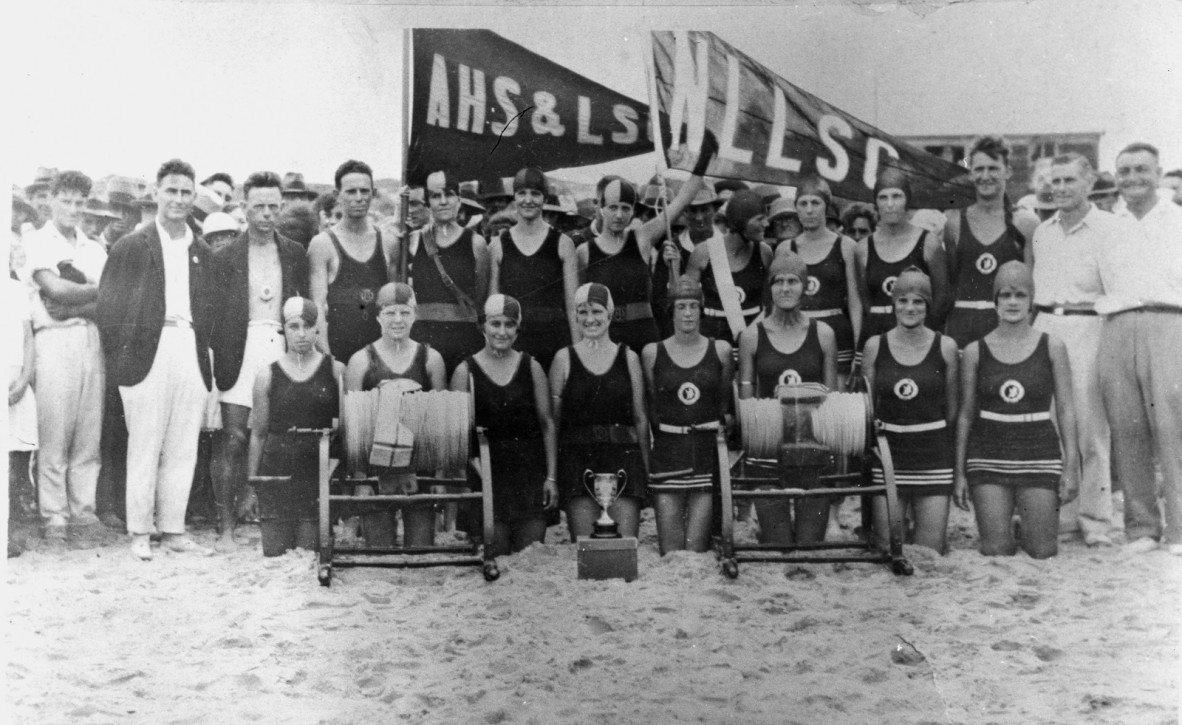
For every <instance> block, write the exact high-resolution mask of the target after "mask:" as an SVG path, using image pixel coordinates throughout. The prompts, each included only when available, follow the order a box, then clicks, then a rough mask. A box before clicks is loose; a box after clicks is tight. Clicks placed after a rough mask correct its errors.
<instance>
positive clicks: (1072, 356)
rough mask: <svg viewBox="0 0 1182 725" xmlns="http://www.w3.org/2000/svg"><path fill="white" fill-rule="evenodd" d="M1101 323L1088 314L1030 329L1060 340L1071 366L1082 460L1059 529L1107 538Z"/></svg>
mask: <svg viewBox="0 0 1182 725" xmlns="http://www.w3.org/2000/svg"><path fill="white" fill-rule="evenodd" d="M1101 325H1102V323H1101V321H1100V318H1099V317H1094V316H1089V315H1063V316H1058V315H1048V314H1046V313H1043V314H1040V315H1039V316H1038V318H1037V319H1035V321H1034V328H1035V329H1036V330H1040V331H1042V332H1046V333H1049V334H1051V335H1053V336H1054V337H1057V338H1059V339H1060V340H1062V341H1063V344H1064V345H1065V346H1066V347H1067V360H1068V362H1069V363H1070V364H1071V394H1072V397H1073V398H1074V402H1075V431H1076V440H1077V441H1078V443H1079V455H1080V458H1081V459H1082V461H1081V462H1082V464H1083V466H1082V468H1083V471H1082V475H1081V476H1080V482H1079V496H1078V497H1076V499H1075V500H1074V501H1072V502H1071V503H1069V504H1066V505H1064V506H1063V507H1062V508H1061V509H1060V510H1059V530H1060V531H1061V532H1064V533H1067V532H1073V531H1079V532H1080V533H1082V534H1083V535H1084V536H1085V537H1087V536H1089V535H1096V534H1104V535H1107V534H1108V533H1109V530H1110V529H1111V528H1112V469H1111V446H1112V442H1111V434H1110V432H1109V428H1108V419H1107V418H1106V417H1105V414H1104V399H1103V396H1102V395H1101V394H1100V372H1099V357H1098V351H1099V348H1100V329H1101Z"/></svg>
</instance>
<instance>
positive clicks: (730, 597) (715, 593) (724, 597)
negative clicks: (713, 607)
mask: <svg viewBox="0 0 1182 725" xmlns="http://www.w3.org/2000/svg"><path fill="white" fill-rule="evenodd" d="M703 594H704V595H706V596H709V597H714V598H715V599H717V600H718V601H720V602H723V603H725V604H730V603H731V602H738V601H741V600H742V597H740V596H739V595H737V594H731V593H730V592H727V591H723V590H722V589H708V590H706V591H705V592H703Z"/></svg>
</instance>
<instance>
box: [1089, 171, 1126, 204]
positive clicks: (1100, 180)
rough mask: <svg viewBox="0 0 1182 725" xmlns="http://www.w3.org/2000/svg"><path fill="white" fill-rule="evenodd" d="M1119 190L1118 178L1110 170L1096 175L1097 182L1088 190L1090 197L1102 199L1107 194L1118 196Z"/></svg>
mask: <svg viewBox="0 0 1182 725" xmlns="http://www.w3.org/2000/svg"><path fill="white" fill-rule="evenodd" d="M1118 193H1119V192H1118V191H1117V190H1116V179H1115V178H1113V176H1112V173H1111V172H1109V171H1101V172H1100V173H1099V174H1097V175H1096V183H1095V184H1093V185H1092V190H1091V191H1090V192H1088V198H1089V199H1102V198H1104V197H1106V196H1116V195H1117V194H1118Z"/></svg>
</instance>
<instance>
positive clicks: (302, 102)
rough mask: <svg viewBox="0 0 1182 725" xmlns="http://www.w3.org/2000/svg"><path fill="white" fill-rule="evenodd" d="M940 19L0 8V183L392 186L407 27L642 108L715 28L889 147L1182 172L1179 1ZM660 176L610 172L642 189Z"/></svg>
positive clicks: (675, 11)
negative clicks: (364, 177)
mask: <svg viewBox="0 0 1182 725" xmlns="http://www.w3.org/2000/svg"><path fill="white" fill-rule="evenodd" d="M937 5H943V3H933V4H929V5H926V6H925V5H919V4H917V3H915V2H910V3H908V4H907V5H906V6H904V7H896V6H895V5H893V4H889V3H883V4H877V5H869V4H868V3H867V2H865V1H864V0H860V1H859V2H855V1H854V0H848V1H847V2H825V1H824V0H821V1H819V2H813V3H808V4H806V5H800V6H792V7H783V6H768V5H760V6H737V5H729V6H710V7H706V6H670V5H645V6H624V5H620V6H594V7H586V6H570V5H567V6H562V7H552V6H546V7H543V6H535V5H528V4H515V5H512V6H468V7H461V6H442V7H441V6H439V5H432V6H425V5H395V4H387V3H381V2H372V3H370V4H346V3H340V4H335V3H324V2H319V3H311V2H287V3H282V2H243V3H227V2H172V1H167V0H163V1H161V2H102V1H99V0H91V1H90V2H86V3H81V2H52V1H46V0H41V1H40V2H37V3H33V2H27V3H22V4H21V5H20V6H17V7H15V8H9V7H6V8H5V9H4V10H3V11H2V12H3V14H4V15H5V16H6V17H5V21H6V22H4V25H5V27H6V28H7V29H8V31H9V38H8V40H7V42H6V43H5V45H6V46H7V47H6V51H7V52H8V53H9V58H8V60H7V62H6V63H5V68H6V71H5V72H6V73H7V74H8V81H9V82H8V83H7V84H6V85H7V86H8V88H7V90H8V93H7V94H6V95H7V98H8V100H9V103H8V107H7V108H6V116H7V118H6V120H7V127H8V133H6V134H5V135H4V139H5V147H6V148H5V149H4V154H5V156H4V159H3V163H2V168H3V169H4V171H5V175H6V176H7V177H9V179H10V180H11V181H15V182H17V183H19V184H20V185H22V186H23V185H24V184H25V183H27V182H28V181H29V180H31V177H32V174H33V172H34V170H35V168H36V167H37V166H40V165H46V166H56V167H58V168H62V169H65V168H78V169H81V170H83V171H85V172H87V173H89V174H91V175H92V176H95V177H100V176H104V175H106V174H110V173H120V174H131V175H137V176H146V177H151V176H153V175H154V172H155V169H156V167H157V166H158V165H159V164H160V162H161V161H163V160H165V159H167V158H171V157H173V156H179V157H181V158H184V159H186V160H188V161H190V162H191V163H192V164H193V165H194V166H195V167H196V169H197V173H198V176H199V177H202V176H204V175H207V174H209V173H212V172H214V171H229V172H230V173H231V174H233V175H234V177H235V178H236V179H237V180H241V179H243V178H244V177H245V176H246V174H248V173H249V172H251V171H255V170H260V169H270V170H274V171H277V172H280V173H283V172H285V171H301V172H303V173H304V174H305V175H306V176H307V177H308V179H309V180H311V181H319V182H331V177H332V172H333V170H334V169H335V168H336V166H337V165H338V164H339V163H340V162H341V161H343V160H344V159H346V158H350V157H356V158H360V159H364V160H366V161H368V162H369V163H370V164H371V165H372V166H373V167H374V169H375V172H376V173H377V175H378V176H389V177H400V176H401V156H402V154H401V146H402V130H401V118H402V80H403V71H402V53H403V30H404V29H406V28H409V27H486V28H490V29H492V30H494V31H496V32H498V33H500V34H501V35H503V36H505V37H507V38H509V39H511V40H513V41H515V42H517V43H520V44H521V45H524V46H526V47H528V48H530V49H531V50H533V51H535V52H537V53H539V54H542V55H545V56H547V57H549V58H551V59H552V60H554V61H555V62H557V63H560V64H562V65H565V66H567V67H568V68H570V69H572V70H574V71H576V72H579V73H581V74H583V75H585V76H588V77H590V78H592V79H593V80H596V81H598V82H600V83H602V84H604V85H606V86H608V87H610V88H613V89H615V90H617V91H620V92H622V93H625V94H628V95H631V96H633V97H634V98H636V99H638V100H641V101H647V97H646V93H645V88H646V85H645V77H644V53H645V47H646V46H645V42H644V38H645V34H646V33H647V32H648V31H649V30H652V29H698V30H712V31H714V32H715V33H717V34H718V35H719V36H720V37H722V38H723V39H724V40H726V41H727V42H729V43H731V44H732V45H734V46H736V47H738V48H739V49H741V50H743V51H744V52H746V53H747V54H749V55H750V56H752V57H753V58H755V59H756V60H757V61H759V62H761V63H763V64H764V65H766V66H768V67H769V68H771V69H772V70H773V71H775V72H776V73H778V74H780V75H781V76H783V77H784V78H786V79H787V80H789V81H790V82H792V83H795V84H797V85H799V86H801V87H803V88H805V89H806V90H809V91H811V92H813V93H815V94H816V95H818V96H820V97H821V98H824V99H825V100H827V101H829V102H831V103H833V104H834V105H836V106H838V107H839V108H842V109H843V110H845V111H847V112H849V113H851V114H853V115H854V116H857V117H859V118H862V119H863V120H865V121H867V122H869V123H871V124H873V125H875V126H877V127H879V128H881V129H882V130H884V131H886V132H888V133H891V134H894V135H900V136H906V135H916V134H944V133H968V134H976V133H984V132H994V133H1024V132H1062V131H1079V132H1085V131H1098V132H1103V133H1104V135H1103V137H1102V141H1101V149H1100V156H1101V167H1102V168H1111V166H1112V163H1113V158H1114V156H1115V154H1116V152H1117V151H1118V150H1119V149H1120V148H1121V147H1122V146H1124V145H1125V144H1127V143H1129V142H1131V141H1134V140H1147V141H1150V142H1151V143H1154V144H1156V145H1157V146H1158V147H1159V148H1160V149H1161V151H1162V163H1163V165H1164V166H1165V167H1166V168H1177V167H1182V78H1180V73H1182V51H1180V50H1179V48H1180V47H1182V43H1180V42H1178V38H1182V2H1180V1H1179V0H1125V1H1124V2H1117V1H1114V0H1034V1H1031V2H1018V1H1013V0H1007V1H1002V2H962V3H953V4H948V5H947V6H946V7H940V8H939V9H935V8H936V7H937ZM916 8H920V9H921V10H922V13H921V12H917V10H916ZM120 99H122V100H120ZM655 163H656V160H655V155H651V154H650V155H649V156H646V157H639V158H638V159H637V160H635V161H631V162H628V163H626V164H624V165H623V170H624V172H625V173H627V174H629V175H633V176H635V177H637V178H640V177H644V176H647V175H650V174H651V173H652V171H653V169H654V165H655ZM620 168H621V167H620V166H619V165H617V166H615V167H614V169H620ZM600 173H602V169H600V168H594V167H584V169H582V170H578V171H572V172H567V173H564V174H563V176H566V177H567V178H573V179H578V180H583V181H594V180H595V178H597V176H598V175H599V174H600Z"/></svg>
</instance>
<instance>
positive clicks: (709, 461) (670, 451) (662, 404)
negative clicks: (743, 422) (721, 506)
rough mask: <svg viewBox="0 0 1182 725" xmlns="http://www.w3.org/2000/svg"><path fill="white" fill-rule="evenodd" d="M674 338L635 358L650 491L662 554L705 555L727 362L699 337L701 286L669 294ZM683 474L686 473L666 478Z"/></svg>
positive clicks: (726, 349) (718, 344) (720, 349)
mask: <svg viewBox="0 0 1182 725" xmlns="http://www.w3.org/2000/svg"><path fill="white" fill-rule="evenodd" d="M668 304H669V310H670V313H671V315H672V317H673V335H672V337H669V338H667V339H665V340H663V341H662V342H654V343H651V344H649V345H646V346H645V348H644V351H643V354H642V355H641V362H642V365H643V367H644V379H645V382H646V386H645V387H646V389H647V390H648V393H649V400H648V402H649V420H650V421H651V425H652V431H653V451H652V471H653V476H652V477H651V478H650V479H649V487H648V488H649V492H650V494H651V495H652V501H653V510H654V511H655V512H656V515H657V541H658V543H659V545H660V549H661V555H662V556H664V555H665V554H667V553H668V552H670V551H677V550H681V549H689V550H690V551H699V552H700V551H706V550H707V549H708V548H709V546H710V529H711V524H712V522H713V520H714V498H715V495H716V494H717V492H718V483H717V481H718V455H717V448H716V445H715V440H716V437H717V435H718V429H719V427H720V426H722V425H723V423H724V419H725V416H726V415H727V413H728V412H729V411H730V405H731V381H732V380H733V378H734V362H733V358H732V355H731V346H730V344H729V343H727V342H726V341H725V340H711V339H710V338H708V337H705V336H704V335H702V332H701V321H702V285H700V284H698V282H697V281H696V280H692V279H690V278H688V277H682V278H680V279H678V280H677V281H676V282H674V283H673V286H672V288H671V289H670V290H669V297H668ZM686 469H689V473H688V474H681V473H679V474H678V475H675V476H667V475H664V474H669V473H676V472H680V471H684V470H686Z"/></svg>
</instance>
